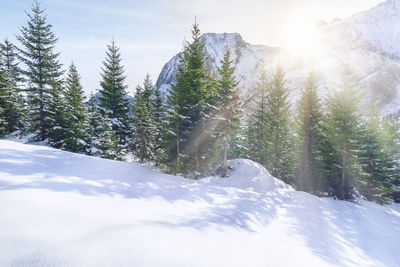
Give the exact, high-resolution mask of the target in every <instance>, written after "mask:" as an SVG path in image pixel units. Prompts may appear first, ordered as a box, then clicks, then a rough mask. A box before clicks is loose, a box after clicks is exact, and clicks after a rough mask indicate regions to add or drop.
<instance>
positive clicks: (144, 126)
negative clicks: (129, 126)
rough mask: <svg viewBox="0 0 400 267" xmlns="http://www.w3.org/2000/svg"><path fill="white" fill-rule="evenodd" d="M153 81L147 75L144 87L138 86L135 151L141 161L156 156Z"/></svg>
mask: <svg viewBox="0 0 400 267" xmlns="http://www.w3.org/2000/svg"><path fill="white" fill-rule="evenodd" d="M152 96H153V83H152V81H151V79H150V75H148V74H147V75H146V78H145V79H144V82H143V88H142V87H140V86H137V87H136V94H135V108H134V121H133V125H134V128H135V134H134V148H135V149H134V153H135V154H136V155H137V157H138V158H139V160H140V162H144V161H146V160H152V159H153V158H154V155H153V154H152V152H153V146H154V139H153V129H154V122H153V116H152V115H153V105H152Z"/></svg>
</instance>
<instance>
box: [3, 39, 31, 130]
mask: <svg viewBox="0 0 400 267" xmlns="http://www.w3.org/2000/svg"><path fill="white" fill-rule="evenodd" d="M0 55H1V61H2V62H3V64H2V63H0V72H1V73H2V76H3V82H0V106H1V107H2V109H3V110H4V112H3V120H4V121H5V123H6V124H7V127H6V129H5V134H9V133H12V132H14V131H16V130H21V129H24V128H25V127H26V123H27V118H26V109H25V101H24V99H23V96H22V95H21V82H22V81H23V79H22V75H21V72H22V71H21V69H20V68H19V64H18V61H17V53H16V48H15V46H14V45H13V44H12V43H10V42H9V41H8V40H7V39H6V40H5V41H4V43H2V44H0Z"/></svg>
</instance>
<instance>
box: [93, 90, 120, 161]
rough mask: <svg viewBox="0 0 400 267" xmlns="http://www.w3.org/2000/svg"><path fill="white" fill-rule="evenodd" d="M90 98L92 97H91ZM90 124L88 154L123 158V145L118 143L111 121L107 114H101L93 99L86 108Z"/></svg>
mask: <svg viewBox="0 0 400 267" xmlns="http://www.w3.org/2000/svg"><path fill="white" fill-rule="evenodd" d="M91 99H92V97H91ZM88 115H89V125H90V139H91V140H90V146H91V147H90V149H89V154H90V155H93V156H97V157H102V158H107V159H116V160H122V159H123V155H122V154H123V153H122V151H123V147H122V146H121V145H120V144H119V143H118V140H117V136H116V133H115V131H114V130H113V129H112V122H111V120H110V118H108V116H107V114H105V115H104V114H103V113H102V112H101V109H100V108H99V107H98V106H97V104H96V102H95V101H92V102H90V104H89V108H88Z"/></svg>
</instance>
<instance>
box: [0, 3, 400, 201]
mask: <svg viewBox="0 0 400 267" xmlns="http://www.w3.org/2000/svg"><path fill="white" fill-rule="evenodd" d="M27 16H28V18H27V24H26V25H24V26H21V28H20V31H19V32H18V33H16V37H17V40H18V43H16V44H12V43H11V42H10V41H9V40H8V39H5V40H4V41H3V42H2V43H1V46H0V136H1V137H2V138H6V137H7V136H9V135H10V134H12V135H20V136H23V135H24V136H30V139H29V142H33V143H37V142H41V143H45V144H48V145H50V146H52V147H55V148H60V149H63V150H66V151H71V152H76V153H82V154H87V155H92V156H97V157H102V158H106V159H113V160H126V159H127V158H128V157H134V158H135V159H136V160H137V161H139V162H142V163H148V164H152V165H155V166H156V167H157V168H159V169H160V170H161V171H163V172H166V173H173V174H181V175H183V176H185V177H188V178H193V179H197V178H201V177H203V176H206V175H219V176H221V177H226V176H229V173H230V171H231V170H230V167H229V164H228V160H229V159H235V158H246V159H251V160H253V161H255V162H258V163H260V164H262V165H263V166H265V167H266V169H267V170H268V171H269V172H270V173H271V175H273V176H274V177H276V178H278V179H280V180H282V181H284V182H286V183H288V184H291V185H293V186H294V187H295V188H296V189H298V190H301V191H306V192H309V193H312V194H314V195H317V196H326V197H335V198H338V199H341V200H350V201H353V200H355V199H357V198H364V199H367V200H371V201H375V202H377V203H380V204H386V203H390V202H393V201H395V202H400V134H399V132H400V122H399V118H398V117H395V116H385V117H383V116H381V115H380V114H379V111H378V109H377V108H376V107H375V106H374V103H373V102H372V101H369V102H368V103H367V102H366V100H365V98H364V97H363V96H362V95H361V94H360V90H359V88H360V85H359V83H358V79H357V77H356V76H355V75H353V73H352V72H351V68H350V67H346V66H345V67H343V69H341V70H338V73H341V74H340V81H341V82H340V84H339V85H338V86H336V85H332V88H331V89H330V95H329V96H328V97H327V98H324V99H323V98H321V97H320V96H319V95H318V84H319V82H320V79H321V77H319V76H318V73H317V72H310V73H309V74H308V76H307V77H304V79H305V82H304V84H303V86H302V88H299V89H300V91H301V96H300V98H299V101H298V102H297V103H292V101H291V100H290V94H291V91H290V90H289V88H288V86H287V78H286V76H285V71H284V69H283V68H281V67H280V66H279V65H278V64H277V66H276V68H275V70H274V71H273V72H272V73H270V72H267V71H266V69H265V65H264V63H263V62H262V61H260V62H259V63H258V64H257V66H255V68H256V69H257V72H255V73H254V76H255V77H256V80H257V82H256V83H255V84H254V86H253V91H252V93H251V95H252V97H251V98H250V99H246V100H244V99H242V97H241V94H240V83H239V81H238V80H237V78H236V77H235V64H234V62H233V60H232V59H231V51H230V50H229V49H227V50H226V51H225V54H224V58H223V60H222V61H221V62H219V68H218V75H212V74H211V72H210V70H208V69H207V67H206V64H205V60H206V57H207V55H206V54H205V53H204V49H203V48H204V44H203V43H201V42H200V36H201V32H200V28H199V25H198V24H197V22H195V23H194V24H193V27H192V38H191V40H190V41H188V42H186V43H185V45H184V47H183V49H182V52H181V53H180V54H179V55H180V65H179V68H178V72H177V78H176V81H175V83H173V84H172V86H171V88H170V90H169V91H168V92H163V91H161V90H160V88H158V87H157V86H155V85H153V82H152V80H151V77H150V76H149V75H146V76H145V77H144V80H143V84H141V85H138V86H137V87H136V92H135V95H134V98H133V101H131V100H130V99H129V98H128V94H127V86H126V83H125V78H126V74H125V71H124V67H123V64H122V61H123V60H122V55H121V53H120V50H119V47H118V45H117V43H116V42H115V41H114V40H113V41H111V42H110V43H109V44H107V47H106V51H105V59H104V61H103V63H102V66H101V81H99V83H100V86H101V89H100V90H99V93H98V97H94V96H93V95H91V96H89V97H87V96H86V95H85V92H84V90H83V87H82V85H81V81H80V79H81V76H80V73H79V71H78V67H79V66H75V64H74V62H71V63H70V65H69V66H68V67H65V66H63V65H62V64H61V63H60V60H59V56H60V53H59V52H57V47H56V45H57V41H58V39H57V36H56V33H54V31H53V29H52V25H51V23H50V22H48V21H47V17H46V11H45V9H43V7H41V5H40V3H39V2H37V1H35V2H34V4H33V5H32V8H31V10H30V11H29V12H28V13H27ZM221 179H222V178H221Z"/></svg>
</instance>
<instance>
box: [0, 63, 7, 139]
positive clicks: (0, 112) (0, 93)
mask: <svg viewBox="0 0 400 267" xmlns="http://www.w3.org/2000/svg"><path fill="white" fill-rule="evenodd" d="M2 68H3V61H2V59H1V57H0V70H1V69H2ZM4 88H6V77H5V73H4V72H3V71H0V137H3V136H4V135H5V134H6V127H7V122H6V118H5V115H4V113H5V112H4V107H3V106H4V104H5V97H6V93H5V90H4Z"/></svg>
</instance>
